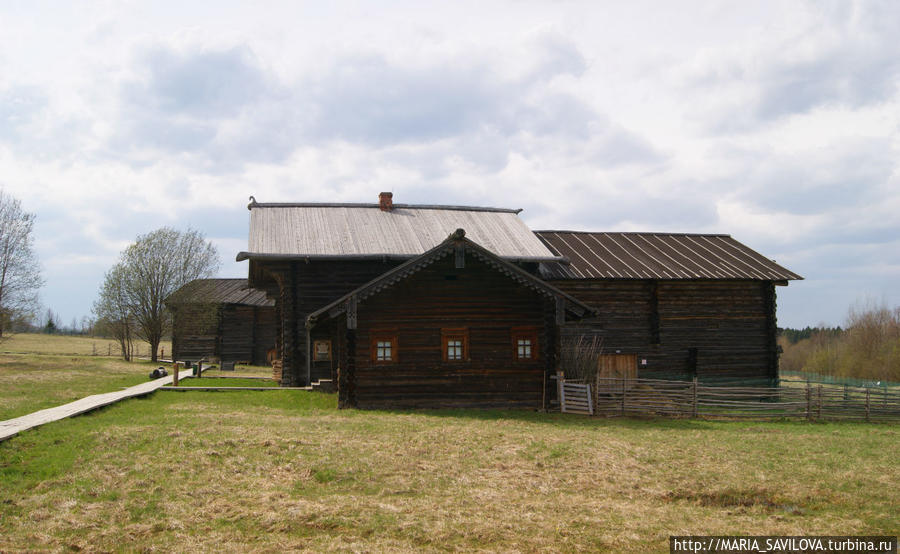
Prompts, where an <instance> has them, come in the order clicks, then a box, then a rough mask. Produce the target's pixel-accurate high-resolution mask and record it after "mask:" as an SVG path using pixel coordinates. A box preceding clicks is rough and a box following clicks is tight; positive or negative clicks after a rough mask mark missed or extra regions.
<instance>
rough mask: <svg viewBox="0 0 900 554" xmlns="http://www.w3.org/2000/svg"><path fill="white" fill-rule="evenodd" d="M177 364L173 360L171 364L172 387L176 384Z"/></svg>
mask: <svg viewBox="0 0 900 554" xmlns="http://www.w3.org/2000/svg"><path fill="white" fill-rule="evenodd" d="M179 365H180V364H179V363H178V362H175V363H174V364H172V386H174V387H177V386H178V366H179Z"/></svg>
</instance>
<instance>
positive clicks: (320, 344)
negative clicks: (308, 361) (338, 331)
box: [313, 340, 331, 362]
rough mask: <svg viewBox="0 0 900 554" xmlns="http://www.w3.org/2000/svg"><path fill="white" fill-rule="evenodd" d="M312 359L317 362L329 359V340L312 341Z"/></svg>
mask: <svg viewBox="0 0 900 554" xmlns="http://www.w3.org/2000/svg"><path fill="white" fill-rule="evenodd" d="M313 360H315V361H317V362H327V361H329V360H331V341H330V340H316V341H313Z"/></svg>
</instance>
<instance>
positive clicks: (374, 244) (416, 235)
mask: <svg viewBox="0 0 900 554" xmlns="http://www.w3.org/2000/svg"><path fill="white" fill-rule="evenodd" d="M249 208H250V238H249V241H248V242H249V244H248V251H247V252H241V253H239V254H238V256H237V260H238V261H241V260H245V259H267V258H268V259H271V258H326V259H330V258H339V259H350V258H378V257H389V258H395V259H410V258H413V257H416V256H419V255H421V254H423V253H424V252H427V251H428V250H430V249H431V248H434V247H435V246H437V245H438V244H440V243H441V242H443V241H444V239H446V238H447V236H448V235H449V234H450V233H452V232H453V231H455V230H456V229H459V228H463V229H466V232H467V233H468V236H470V237H471V238H472V240H474V241H475V242H477V243H478V244H480V245H482V246H483V247H484V248H487V249H488V250H490V251H491V252H493V253H494V254H496V255H498V256H500V257H502V258H504V259H507V260H521V261H553V260H555V259H556V257H555V256H554V255H553V254H552V253H551V252H550V251H549V250H548V249H547V247H546V246H544V244H543V243H542V242H541V241H540V240H539V239H538V238H537V237H536V236H535V235H534V234H533V233H532V232H531V229H529V228H528V226H527V225H525V223H524V222H523V221H522V220H521V219H520V218H519V217H518V215H517V214H518V210H507V209H498V208H482V207H465V206H420V205H409V204H394V205H393V209H392V210H390V211H382V210H381V209H379V206H378V204H280V203H277V204H276V203H272V204H270V203H266V204H263V203H258V202H256V201H254V202H253V203H251V204H250V206H249Z"/></svg>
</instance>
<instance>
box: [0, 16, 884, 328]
mask: <svg viewBox="0 0 900 554" xmlns="http://www.w3.org/2000/svg"><path fill="white" fill-rule="evenodd" d="M376 5H377V6H378V7H375V6H376ZM898 36H900V6H898V5H897V3H895V2H891V1H887V2H882V3H879V2H851V1H840V2H833V3H831V2H822V1H815V2H791V1H786V0H777V1H774V2H762V1H761V2H738V1H735V2H725V1H713V2H688V1H685V2H662V1H660V2H640V1H630V2H566V1H559V2H529V1H524V0H523V1H515V2H502V1H497V2H490V1H489V2H485V1H484V0H481V1H478V2H450V3H448V2H441V3H438V2H433V3H430V2H420V1H415V2H378V3H372V2H308V3H305V4H304V3H301V2H274V1H273V2H252V3H251V2H245V3H235V2H227V1H222V0H216V1H215V2H206V3H205V2H199V1H198V2H194V1H191V2H184V1H179V2H166V1H154V2H137V1H132V2H124V1H123V2H113V1H104V2H71V3H69V2H39V1H35V2H31V1H29V2H4V3H3V4H2V5H0V187H2V188H3V190H5V191H6V192H7V193H9V194H12V195H13V196H16V197H18V198H19V199H21V200H22V202H23V204H24V207H25V208H26V209H27V210H28V211H30V212H33V213H35V214H36V215H37V222H36V226H35V238H36V244H37V250H38V255H39V257H40V260H41V263H42V266H43V273H44V276H45V278H46V281H47V284H46V286H45V287H44V289H43V290H42V291H41V298H42V301H43V304H44V306H45V308H46V307H50V308H52V309H53V310H54V311H56V312H58V313H59V314H60V316H61V318H62V321H63V322H65V323H68V322H70V321H71V319H72V318H73V317H75V318H81V317H82V316H84V315H89V314H90V309H91V304H92V302H93V300H94V298H95V297H96V293H97V289H98V287H99V285H100V282H101V280H102V278H103V273H104V272H105V271H106V270H107V269H108V268H109V267H110V266H111V265H112V264H113V263H114V262H115V261H116V258H117V256H118V254H119V252H120V251H121V250H122V249H123V248H125V247H126V246H127V245H128V243H129V241H131V240H133V239H134V238H135V237H136V236H137V235H138V234H142V233H146V232H148V231H151V230H153V229H155V228H158V227H161V226H164V225H169V226H174V227H177V228H186V227H187V226H193V227H194V228H196V229H199V230H200V231H202V232H203V233H205V235H206V236H207V237H208V238H210V239H211V240H213V241H214V242H215V244H216V245H217V246H218V248H219V250H220V252H221V253H222V258H223V265H222V271H221V273H222V275H223V276H246V271H247V267H246V262H244V263H236V262H234V261H233V260H234V256H235V254H236V253H237V252H238V251H240V250H243V249H245V247H246V241H247V225H248V219H249V217H248V212H247V210H246V205H247V199H248V197H249V196H250V195H251V194H252V195H254V196H255V197H256V198H257V199H258V200H259V201H261V202H266V201H268V202H273V201H342V202H343V201H346V202H374V201H375V200H376V196H377V193H378V192H379V191H382V190H391V191H393V192H394V198H395V201H396V202H405V203H452V204H471V205H491V206H501V207H512V208H524V211H523V212H522V214H521V217H522V218H523V219H524V220H525V222H526V223H527V224H528V225H529V226H531V227H532V228H533V229H580V230H611V231H677V232H701V233H727V234H730V235H732V236H733V237H735V238H736V239H738V240H740V241H742V242H744V243H745V244H747V245H749V246H750V247H752V248H754V249H756V250H758V251H760V252H762V253H764V254H765V255H767V256H769V257H771V258H774V259H775V260H777V261H778V262H779V263H781V264H782V265H785V266H787V267H788V268H790V269H791V270H793V271H795V272H798V273H800V274H802V275H804V276H805V277H806V280H805V281H800V282H793V283H792V284H791V285H790V286H789V287H787V288H779V290H778V292H779V298H778V302H779V314H778V315H779V323H780V324H781V325H783V326H794V327H797V326H805V325H815V324H817V323H830V324H840V323H842V322H843V320H844V317H845V315H846V312H847V308H848V307H849V306H850V305H851V304H853V303H855V302H859V301H866V300H874V301H876V302H886V303H888V304H890V305H900V284H898V283H900V171H898V168H900V155H898V154H900V128H898V124H900V40H898V39H897V37H898Z"/></svg>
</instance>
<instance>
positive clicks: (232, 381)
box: [178, 371, 278, 387]
mask: <svg viewBox="0 0 900 554" xmlns="http://www.w3.org/2000/svg"><path fill="white" fill-rule="evenodd" d="M178 386H185V387H277V386H278V383H276V382H275V381H274V380H273V379H271V378H269V379H241V378H240V376H234V377H222V378H217V377H213V376H210V375H207V374H206V372H205V371H204V372H203V377H201V378H199V379H198V378H196V377H188V378H187V379H179V380H178Z"/></svg>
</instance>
